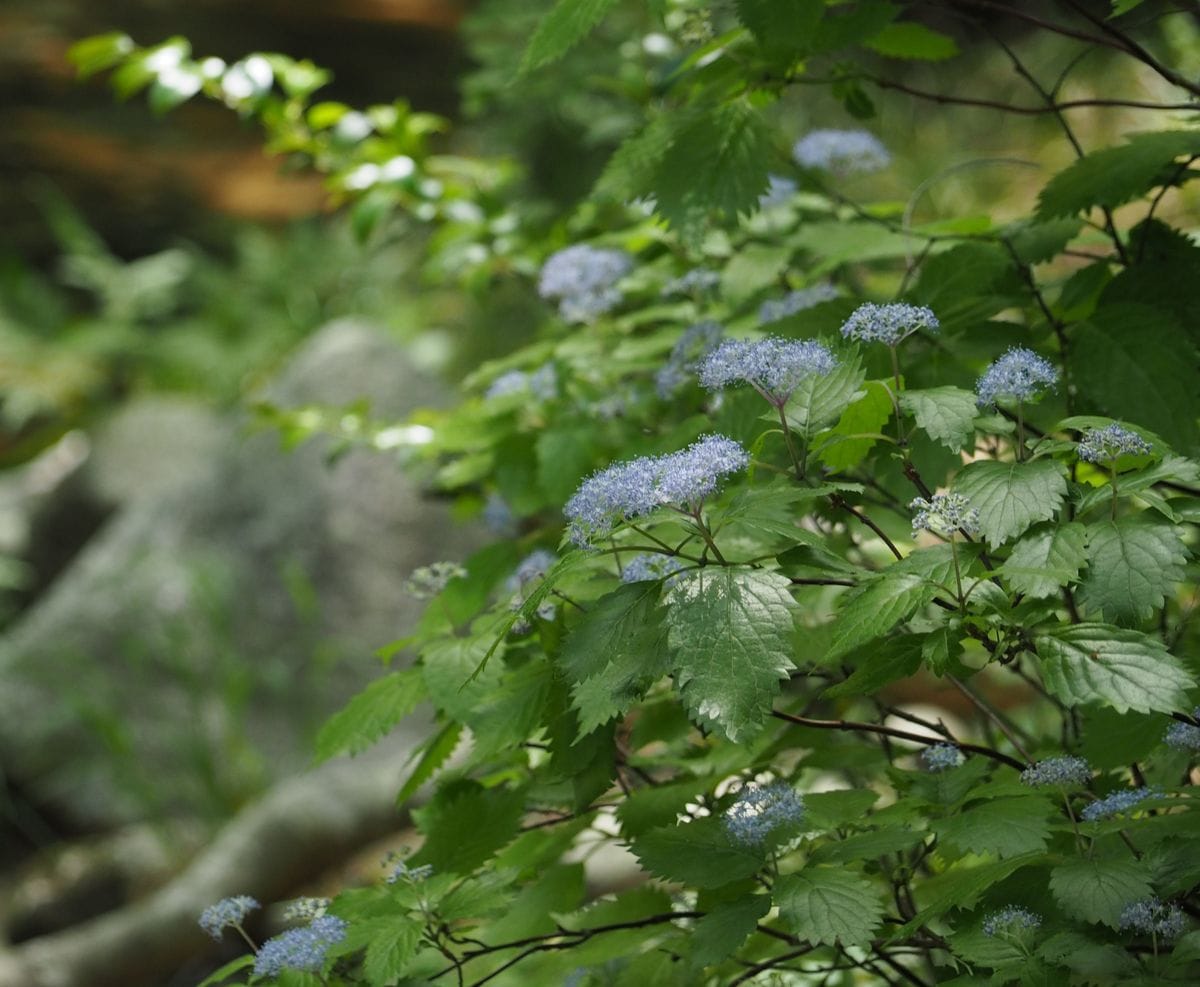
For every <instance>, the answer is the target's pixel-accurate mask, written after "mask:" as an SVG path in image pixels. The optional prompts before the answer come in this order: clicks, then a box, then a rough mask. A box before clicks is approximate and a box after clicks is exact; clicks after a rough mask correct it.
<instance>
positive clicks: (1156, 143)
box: [1038, 129, 1200, 219]
mask: <svg viewBox="0 0 1200 987" xmlns="http://www.w3.org/2000/svg"><path fill="white" fill-rule="evenodd" d="M1185 154H1186V155H1192V154H1200V130H1195V129H1192V130H1166V131H1160V132H1155V133H1141V134H1134V135H1133V136H1132V137H1130V138H1129V140H1128V143H1126V144H1124V145H1122V146H1121V147H1108V148H1105V149H1104V150H1102V151H1094V152H1093V153H1091V154H1089V155H1087V156H1086V157H1084V158H1080V159H1079V160H1078V161H1076V162H1075V163H1074V164H1072V165H1071V166H1070V167H1068V168H1065V169H1064V170H1063V171H1060V172H1059V173H1058V174H1057V175H1055V176H1054V177H1053V178H1052V179H1050V181H1049V182H1048V183H1047V184H1046V187H1045V188H1044V189H1042V192H1041V195H1039V196H1038V218H1040V219H1052V218H1053V217H1055V216H1072V215H1074V214H1075V213H1077V212H1085V211H1087V210H1088V209H1091V208H1092V207H1093V206H1104V207H1107V208H1109V209H1115V208H1116V207H1117V206H1120V205H1123V204H1124V203H1126V202H1129V201H1130V200H1132V199H1136V198H1137V197H1138V196H1139V195H1142V194H1143V193H1145V192H1148V191H1149V190H1150V189H1152V188H1154V187H1155V186H1156V185H1161V184H1163V183H1164V182H1166V181H1168V180H1169V178H1170V175H1171V171H1172V170H1173V169H1171V167H1170V165H1171V162H1173V161H1174V160H1175V159H1176V158H1178V157H1180V156H1182V155H1185Z"/></svg>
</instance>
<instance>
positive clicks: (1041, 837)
mask: <svg viewBox="0 0 1200 987" xmlns="http://www.w3.org/2000/svg"><path fill="white" fill-rule="evenodd" d="M1052 810H1053V807H1052V806H1051V805H1050V803H1049V802H1047V801H1046V799H1043V798H1037V797H1033V798H1002V799H992V800H990V801H988V802H984V803H982V804H981V805H977V806H975V807H973V808H971V809H968V810H967V811H966V812H962V813H959V814H958V815H956V816H951V817H950V818H948V819H943V820H940V821H938V822H937V823H935V824H934V827H933V829H934V832H936V833H937V834H938V838H939V839H941V840H944V841H945V842H947V843H949V844H951V845H953V846H956V847H958V849H959V850H961V851H962V852H963V853H964V854H966V853H991V854H995V855H996V856H997V857H1000V858H1001V859H1004V858H1007V857H1017V856H1020V855H1021V854H1025V853H1034V852H1037V851H1041V850H1045V849H1046V840H1047V838H1048V837H1049V836H1050V823H1049V821H1048V819H1047V816H1049V814H1050V812H1051V811H1052Z"/></svg>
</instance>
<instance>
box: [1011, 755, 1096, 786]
mask: <svg viewBox="0 0 1200 987" xmlns="http://www.w3.org/2000/svg"><path fill="white" fill-rule="evenodd" d="M1091 780H1092V768H1091V765H1089V764H1088V763H1087V761H1085V760H1084V759H1083V758H1082V757H1073V756H1068V757H1048V758H1046V759H1045V760H1044V761H1038V762H1037V764H1035V765H1033V766H1032V767H1028V768H1026V769H1025V770H1024V771H1022V772H1021V781H1022V783H1024V784H1026V785H1032V786H1033V787H1035V788H1040V787H1042V786H1044V785H1054V786H1060V785H1061V786H1066V787H1071V788H1082V787H1083V786H1084V785H1086V784H1087V783H1088V782H1089V781H1091Z"/></svg>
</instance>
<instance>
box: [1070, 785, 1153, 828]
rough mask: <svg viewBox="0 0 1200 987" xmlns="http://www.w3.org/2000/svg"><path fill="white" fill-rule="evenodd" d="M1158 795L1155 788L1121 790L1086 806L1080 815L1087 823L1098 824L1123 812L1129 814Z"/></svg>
mask: <svg viewBox="0 0 1200 987" xmlns="http://www.w3.org/2000/svg"><path fill="white" fill-rule="evenodd" d="M1157 794H1158V791H1157V790H1156V789H1153V788H1121V789H1118V790H1117V791H1115V792H1113V793H1112V794H1111V795H1106V796H1105V797H1104V798H1102V799H1098V800H1097V801H1095V802H1091V803H1089V804H1088V805H1085V806H1084V807H1083V811H1082V812H1081V813H1079V815H1080V817H1081V818H1083V819H1084V820H1086V821H1087V822H1096V821H1098V820H1100V819H1107V818H1109V817H1110V816H1116V815H1120V814H1121V813H1122V812H1128V811H1129V810H1130V809H1132V808H1133V807H1134V806H1135V805H1137V804H1138V803H1139V802H1143V801H1145V800H1146V799H1148V798H1152V797H1153V796H1155V795H1157Z"/></svg>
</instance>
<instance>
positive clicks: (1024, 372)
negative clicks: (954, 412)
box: [975, 346, 1058, 406]
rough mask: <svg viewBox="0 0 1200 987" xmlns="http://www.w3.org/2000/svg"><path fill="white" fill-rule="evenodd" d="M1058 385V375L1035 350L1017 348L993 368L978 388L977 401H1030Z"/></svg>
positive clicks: (986, 371)
mask: <svg viewBox="0 0 1200 987" xmlns="http://www.w3.org/2000/svg"><path fill="white" fill-rule="evenodd" d="M1057 383H1058V371H1057V370H1056V369H1055V368H1054V365H1053V364H1051V363H1050V361H1049V360H1046V359H1043V358H1042V357H1040V356H1038V355H1037V354H1036V353H1034V352H1033V350H1027V349H1025V348H1023V347H1020V346H1014V347H1013V348H1012V349H1010V350H1009V351H1008V352H1007V353H1005V354H1004V355H1003V356H1002V357H1000V359H998V360H996V361H995V362H994V363H992V364H990V365H989V366H988V368H987V370H985V371H984V373H983V376H982V377H980V378H979V381H978V383H976V385H975V395H976V401H977V402H978V403H979V404H980V405H981V406H982V405H989V404H992V405H994V404H995V403H996V402H997V401H998V400H999V399H1000V398H1015V399H1016V400H1017V401H1029V400H1032V399H1033V398H1036V397H1040V396H1041V394H1042V393H1043V392H1044V391H1046V390H1048V389H1050V388H1053V387H1054V385H1055V384H1057Z"/></svg>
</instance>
